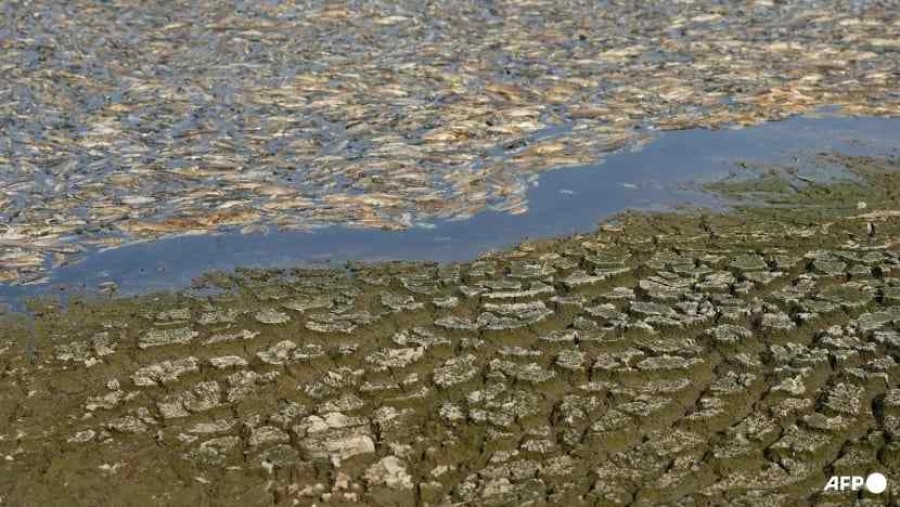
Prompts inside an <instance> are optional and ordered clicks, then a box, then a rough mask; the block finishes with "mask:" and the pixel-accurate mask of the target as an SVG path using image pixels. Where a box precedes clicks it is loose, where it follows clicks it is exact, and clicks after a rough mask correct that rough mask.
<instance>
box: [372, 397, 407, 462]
mask: <svg viewBox="0 0 900 507" xmlns="http://www.w3.org/2000/svg"><path fill="white" fill-rule="evenodd" d="M415 415H416V410H414V409H412V408H405V409H402V410H400V409H397V408H396V407H392V406H390V405H386V406H383V407H379V408H378V410H376V411H375V413H374V414H373V417H372V422H373V424H374V425H375V427H376V428H377V430H378V435H379V437H380V438H381V440H403V439H406V438H407V437H408V436H409V434H410V431H411V429H412V427H411V425H410V419H411V418H412V417H414V416H415ZM402 447H403V448H402V449H401V446H400V445H399V444H398V445H393V444H391V448H392V449H394V453H395V454H398V455H400V456H402V457H407V456H409V455H410V453H411V452H412V449H411V448H409V449H407V447H409V446H402Z"/></svg>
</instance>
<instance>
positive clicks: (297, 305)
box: [281, 296, 334, 313]
mask: <svg viewBox="0 0 900 507" xmlns="http://www.w3.org/2000/svg"><path fill="white" fill-rule="evenodd" d="M281 306H283V307H284V308H287V309H288V310H293V311H295V312H301V313H302V312H305V311H307V310H327V309H329V308H331V307H333V306H334V298H332V297H331V296H300V297H298V298H295V299H292V300H290V301H287V302H285V303H283V304H282V305H281Z"/></svg>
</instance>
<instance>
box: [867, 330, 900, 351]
mask: <svg viewBox="0 0 900 507" xmlns="http://www.w3.org/2000/svg"><path fill="white" fill-rule="evenodd" d="M872 341H874V342H875V343H881V344H887V345H890V346H891V347H897V348H900V333H898V332H897V331H875V332H874V333H872Z"/></svg>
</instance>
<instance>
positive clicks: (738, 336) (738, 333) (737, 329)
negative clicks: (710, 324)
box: [707, 324, 753, 345]
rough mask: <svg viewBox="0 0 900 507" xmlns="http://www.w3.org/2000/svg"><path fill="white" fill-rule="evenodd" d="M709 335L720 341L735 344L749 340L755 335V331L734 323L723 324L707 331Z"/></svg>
mask: <svg viewBox="0 0 900 507" xmlns="http://www.w3.org/2000/svg"><path fill="white" fill-rule="evenodd" d="M707 334H708V335H709V336H712V337H713V339H714V340H716V341H717V342H719V343H724V344H728V345H733V344H737V343H740V342H742V341H745V340H748V339H749V338H751V337H752V336H753V332H752V331H750V330H749V329H747V328H746V327H744V326H736V325H733V324H722V325H720V326H716V327H714V328H712V329H710V330H708V331H707Z"/></svg>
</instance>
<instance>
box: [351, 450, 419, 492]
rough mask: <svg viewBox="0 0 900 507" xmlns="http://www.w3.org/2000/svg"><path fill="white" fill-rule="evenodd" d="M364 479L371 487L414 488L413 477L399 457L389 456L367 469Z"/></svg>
mask: <svg viewBox="0 0 900 507" xmlns="http://www.w3.org/2000/svg"><path fill="white" fill-rule="evenodd" d="M363 478H364V479H365V481H366V484H368V486H369V487H375V486H385V487H388V488H391V489H406V490H411V489H412V488H413V479H412V476H411V475H410V474H409V472H407V470H406V466H405V464H404V463H403V461H402V460H401V459H400V458H398V457H397V456H387V457H385V458H382V459H381V460H380V461H378V462H376V463H375V464H373V465H372V466H370V467H369V468H368V469H366V472H365V474H363Z"/></svg>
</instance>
